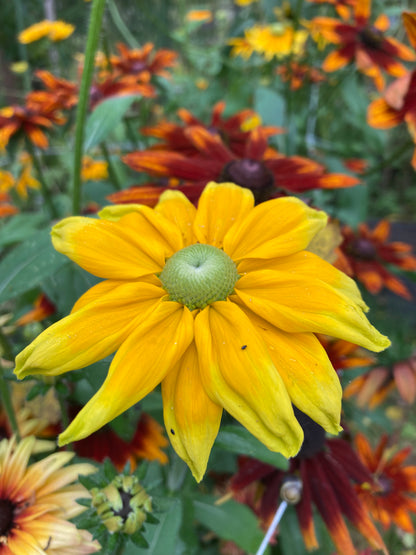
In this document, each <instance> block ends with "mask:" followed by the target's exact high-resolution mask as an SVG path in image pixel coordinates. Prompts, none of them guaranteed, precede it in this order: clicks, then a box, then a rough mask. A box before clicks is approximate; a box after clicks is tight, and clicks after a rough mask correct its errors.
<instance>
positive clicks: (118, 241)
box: [52, 206, 183, 280]
mask: <svg viewBox="0 0 416 555" xmlns="http://www.w3.org/2000/svg"><path fill="white" fill-rule="evenodd" d="M52 242H53V245H54V247H55V249H56V250H57V251H59V252H61V253H62V254H65V255H66V256H68V257H69V258H71V260H73V261H74V262H76V263H77V264H79V266H81V267H82V268H84V269H85V270H87V271H88V272H90V273H91V274H94V275H96V276H98V277H102V278H106V279H121V280H127V279H137V278H139V277H140V276H143V275H146V274H150V273H155V272H160V271H161V270H162V268H163V265H164V263H165V259H166V258H167V257H169V256H172V254H173V253H174V252H176V251H177V250H179V249H181V248H182V246H183V243H182V236H181V234H180V232H179V230H178V229H177V228H176V227H175V226H174V225H173V224H172V223H171V222H169V221H168V220H166V219H165V218H164V217H163V216H162V215H160V214H158V213H157V212H155V211H154V210H152V209H151V208H148V207H147V206H142V207H141V212H140V213H139V212H132V213H129V214H126V215H125V216H124V217H123V218H121V219H120V220H118V221H116V222H111V221H108V220H94V219H92V218H84V217H71V218H66V219H64V220H62V221H61V222H59V223H58V224H56V225H55V226H54V227H53V229H52Z"/></svg>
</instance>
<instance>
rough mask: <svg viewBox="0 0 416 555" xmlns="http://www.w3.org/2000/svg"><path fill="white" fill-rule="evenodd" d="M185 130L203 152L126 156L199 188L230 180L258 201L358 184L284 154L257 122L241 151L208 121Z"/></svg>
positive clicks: (158, 173)
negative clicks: (232, 147)
mask: <svg viewBox="0 0 416 555" xmlns="http://www.w3.org/2000/svg"><path fill="white" fill-rule="evenodd" d="M184 133H185V134H186V136H187V138H188V140H189V141H190V142H191V143H192V145H193V147H194V149H196V150H197V151H198V154H197V155H195V156H192V157H189V156H185V155H184V154H183V153H182V152H177V151H176V150H155V149H147V150H144V151H137V152H132V153H130V154H127V155H126V156H124V158H123V161H124V162H125V163H126V164H127V165H129V166H130V167H131V168H133V169H134V170H136V171H140V172H143V171H144V172H147V173H149V174H150V175H153V176H156V177H174V178H177V179H180V180H182V181H183V182H184V183H185V184H189V183H192V184H194V185H195V186H199V187H200V190H201V191H202V189H203V188H204V186H205V185H206V184H207V183H208V182H209V181H211V180H217V181H229V182H232V183H236V184H237V185H240V186H241V187H246V188H249V189H251V191H252V192H253V194H254V197H255V199H256V201H257V202H262V201H264V200H267V199H270V198H273V197H276V196H279V195H281V194H285V193H286V192H291V193H302V192H304V191H308V190H311V189H318V188H322V189H333V188H339V187H350V186H353V185H356V184H357V183H358V180H357V179H356V178H354V177H351V176H347V175H344V174H335V173H333V174H332V173H326V170H325V168H324V166H322V165H321V164H319V163H317V162H314V161H313V160H310V159H308V158H303V157H301V156H290V157H289V156H284V155H283V154H280V153H279V152H277V151H276V150H275V149H273V148H271V147H270V146H269V145H268V143H267V137H268V132H265V131H264V130H262V128H260V127H257V128H255V129H253V130H252V131H251V132H250V133H249V136H248V138H247V140H246V143H245V147H244V153H243V155H240V156H238V155H237V154H235V153H234V152H232V151H231V150H230V149H229V148H228V146H227V145H226V144H225V143H224V141H223V139H222V138H221V136H220V135H219V134H218V133H210V132H209V131H208V130H207V129H206V128H205V127H201V126H198V125H194V126H189V127H188V128H187V129H186V130H185V131H184Z"/></svg>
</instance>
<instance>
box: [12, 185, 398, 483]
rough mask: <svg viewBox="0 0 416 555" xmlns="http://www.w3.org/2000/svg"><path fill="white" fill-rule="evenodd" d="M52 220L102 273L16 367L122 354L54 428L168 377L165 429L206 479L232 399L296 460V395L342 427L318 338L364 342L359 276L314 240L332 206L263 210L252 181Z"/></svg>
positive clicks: (305, 408)
mask: <svg viewBox="0 0 416 555" xmlns="http://www.w3.org/2000/svg"><path fill="white" fill-rule="evenodd" d="M100 218H101V219H92V218H87V217H71V218H66V219H65V220H63V221H61V222H60V223H58V224H57V225H55V227H54V228H53V230H52V241H53V244H54V246H55V248H56V249H57V250H58V251H59V252H61V253H63V254H65V255H67V256H68V257H69V258H71V259H72V260H73V261H75V262H76V263H77V264H79V265H80V266H81V267H82V268H84V269H85V270H87V271H89V272H91V273H93V274H94V275H96V276H98V277H101V278H104V281H102V282H100V283H98V284H97V285H95V286H94V287H92V288H91V289H90V290H88V291H87V292H86V293H85V294H84V295H83V296H82V297H81V298H80V299H79V300H78V302H77V303H76V304H75V306H74V308H73V310H72V313H71V315H70V316H67V317H66V318H64V319H63V320H61V321H59V322H57V323H55V324H53V325H52V326H50V327H49V328H48V329H47V330H45V331H44V332H43V333H42V334H41V335H39V337H37V338H36V339H35V341H33V343H32V344H30V345H29V346H28V347H27V348H26V349H25V350H24V351H22V352H21V353H20V354H19V355H18V357H17V359H16V369H15V373H16V374H17V376H18V378H23V377H25V376H27V375H29V374H45V375H53V376H55V375H59V374H61V373H63V372H68V371H70V370H75V369H77V368H82V367H85V366H88V365H90V364H92V363H94V362H96V361H97V360H100V359H102V358H104V357H106V356H109V355H110V354H111V353H113V352H115V351H117V353H116V354H115V356H114V358H113V361H112V363H111V366H110V369H109V372H108V376H107V378H106V380H105V382H104V384H103V385H102V387H101V388H100V390H99V391H98V392H97V393H96V394H95V395H94V397H93V398H92V399H91V400H90V401H89V402H88V403H87V405H86V406H85V407H84V408H83V409H82V410H81V411H80V412H79V413H78V415H77V416H76V418H75V419H74V420H73V421H72V423H71V424H70V426H69V427H68V428H67V429H66V430H65V431H64V432H63V433H62V434H61V435H60V438H59V441H60V444H61V445H64V444H66V443H69V442H70V441H76V440H79V439H82V438H84V437H87V436H88V435H90V434H91V433H92V432H94V431H96V430H97V429H99V428H100V427H102V426H103V425H105V424H106V423H107V422H109V421H110V420H112V419H113V418H115V417H116V416H118V415H119V414H121V413H122V412H124V411H125V410H127V409H129V408H130V407H132V406H133V405H135V404H136V403H138V402H139V401H140V400H141V399H143V397H145V396H146V395H147V394H148V393H150V392H151V391H152V390H153V389H154V388H155V387H157V386H158V385H159V384H160V383H161V384H162V396H163V407H164V419H165V426H166V429H167V430H168V434H169V438H170V440H171V443H172V445H173V447H174V448H175V450H176V451H177V453H178V454H179V456H180V457H182V458H183V459H184V460H185V461H186V462H187V464H188V465H189V466H190V468H191V470H192V472H193V474H194V476H195V478H196V479H197V480H200V479H201V478H202V477H203V475H204V472H205V469H206V466H207V462H208V457H209V454H210V451H211V448H212V445H213V443H214V440H215V437H216V435H217V433H218V429H219V426H220V421H221V416H222V412H223V409H225V410H226V411H228V412H229V413H230V414H231V415H232V416H233V417H234V418H235V419H237V420H239V421H240V422H241V424H243V426H245V427H246V428H247V429H248V430H249V431H250V432H251V433H252V434H253V435H255V436H256V437H257V438H258V439H259V440H260V441H262V442H263V443H264V444H265V445H266V446H267V447H268V448H269V449H270V450H272V451H278V452H282V453H283V454H284V455H285V456H286V457H291V456H294V455H295V454H296V453H297V452H298V450H299V448H300V446H301V445H302V442H303V432H302V428H301V426H300V425H299V423H298V421H297V419H296V418H295V416H294V412H293V405H294V406H296V407H298V408H299V409H300V410H301V411H302V412H304V413H306V414H307V415H308V416H309V417H310V418H312V419H313V420H315V421H316V422H317V423H318V424H319V425H320V426H322V427H323V428H324V429H325V430H326V431H328V432H329V433H333V434H336V433H338V431H339V430H340V425H339V422H340V413H341V396H342V390H341V386H340V382H339V379H338V376H337V374H336V372H335V370H334V369H333V367H332V365H331V363H330V361H329V359H328V357H327V355H326V352H325V349H324V348H323V347H322V345H321V343H320V341H319V339H318V338H317V337H316V335H315V334H316V333H323V334H326V335H331V336H332V337H339V338H342V339H345V340H347V341H350V342H352V343H355V344H358V345H361V346H363V347H365V348H367V349H371V350H375V351H380V350H383V349H385V348H386V347H387V346H388V345H389V344H390V342H389V340H388V339H387V338H386V337H384V336H382V335H380V333H379V332H378V331H377V330H376V329H375V328H373V327H372V326H371V324H370V323H369V322H368V320H367V318H366V317H365V315H364V312H365V311H366V310H368V309H367V306H366V305H365V303H364V301H363V300H362V298H361V295H360V293H359V290H358V288H357V285H356V284H355V282H354V281H353V280H352V279H350V278H349V277H347V276H346V275H345V274H344V273H342V272H341V271H339V270H337V269H335V268H334V267H333V266H332V265H331V264H329V263H328V262H325V261H324V260H322V259H321V258H319V257H318V256H316V255H315V254H313V253H311V252H307V251H306V250H305V249H306V248H307V246H308V245H309V243H310V242H311V240H312V239H313V238H314V237H315V235H316V234H317V233H318V232H319V230H321V229H322V228H323V227H325V225H326V222H327V216H326V215H325V214H324V213H323V212H321V211H318V210H314V209H312V208H309V207H308V206H307V205H306V204H304V203H303V202H302V201H300V200H299V199H297V198H292V197H285V198H278V199H274V200H270V201H268V202H264V203H262V204H259V205H258V206H254V197H253V194H252V192H251V191H250V190H249V189H246V188H242V187H238V186H237V185H234V184H232V183H223V184H217V183H210V184H208V185H207V186H206V188H205V189H204V191H203V193H202V195H201V198H200V200H199V204H198V208H195V207H194V205H193V204H192V203H191V202H190V201H189V200H188V199H187V198H186V197H185V195H183V194H182V193H180V192H179V191H166V192H165V193H163V194H162V196H161V197H160V201H159V203H158V204H157V205H156V207H155V208H154V209H151V208H149V207H148V206H143V205H121V206H112V207H107V208H106V209H104V210H103V211H102V212H101V213H100Z"/></svg>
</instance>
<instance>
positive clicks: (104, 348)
mask: <svg viewBox="0 0 416 555" xmlns="http://www.w3.org/2000/svg"><path fill="white" fill-rule="evenodd" d="M165 295H166V292H165V291H164V290H163V289H161V288H160V287H156V286H154V285H150V284H146V283H123V284H122V285H119V286H117V287H115V288H114V289H112V290H110V291H109V292H108V293H107V294H103V295H102V297H101V298H98V299H97V300H95V301H92V302H90V303H88V304H87V305H86V306H84V307H83V308H80V309H79V310H77V311H76V312H73V313H72V314H70V315H69V316H67V317H66V318H63V319H62V320H60V321H59V322H56V323H55V324H53V325H52V326H50V327H49V328H48V329H46V330H45V331H44V332H43V333H41V334H40V335H39V336H38V337H37V338H36V339H35V340H34V341H33V342H32V343H31V344H30V345H28V346H27V347H26V349H24V350H23V351H22V352H21V353H20V354H19V355H17V357H16V368H15V373H16V375H17V377H18V378H19V379H21V378H23V377H25V376H27V375H29V374H45V375H49V376H56V375H58V374H61V373H63V372H68V371H69V370H75V369H77V368H83V367H84V366H88V365H89V364H92V363H93V362H96V361H97V360H100V359H102V358H104V357H106V356H108V355H110V354H111V353H113V352H114V351H115V350H116V349H117V348H118V347H119V346H120V344H121V343H122V342H123V341H124V340H125V339H126V337H127V336H128V335H129V334H130V333H131V332H132V331H133V330H134V329H135V328H136V327H137V325H138V324H139V323H140V322H141V321H142V320H143V319H144V318H145V317H146V315H147V312H148V311H149V310H152V309H153V308H154V306H155V305H157V303H159V302H160V299H161V298H162V297H164V296H165Z"/></svg>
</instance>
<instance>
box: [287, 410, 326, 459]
mask: <svg viewBox="0 0 416 555" xmlns="http://www.w3.org/2000/svg"><path fill="white" fill-rule="evenodd" d="M293 410H294V413H295V416H296V419H297V421H298V422H299V424H300V425H301V428H302V430H303V433H304V440H303V443H302V447H301V448H300V451H299V453H298V454H297V455H296V458H297V459H298V458H300V459H309V458H310V457H313V456H314V455H316V453H319V452H320V451H323V450H324V446H325V430H324V429H323V428H322V426H320V425H319V424H317V423H316V422H315V421H314V420H312V418H309V416H308V415H307V414H305V413H304V412H302V411H300V410H299V409H298V408H296V407H293Z"/></svg>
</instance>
